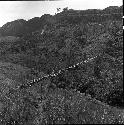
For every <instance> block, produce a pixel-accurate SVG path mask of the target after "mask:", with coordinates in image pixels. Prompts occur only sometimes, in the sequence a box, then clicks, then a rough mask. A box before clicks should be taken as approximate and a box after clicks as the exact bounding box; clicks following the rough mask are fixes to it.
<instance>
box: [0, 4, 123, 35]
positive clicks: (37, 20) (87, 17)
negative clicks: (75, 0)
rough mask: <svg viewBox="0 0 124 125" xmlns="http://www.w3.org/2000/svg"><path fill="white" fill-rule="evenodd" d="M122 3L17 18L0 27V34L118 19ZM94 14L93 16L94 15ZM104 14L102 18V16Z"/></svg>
mask: <svg viewBox="0 0 124 125" xmlns="http://www.w3.org/2000/svg"><path fill="white" fill-rule="evenodd" d="M122 13H123V5H122V6H120V7H118V6H110V7H107V8H105V9H103V10H98V9H88V10H73V9H63V11H62V12H60V13H57V14H55V15H54V16H52V15H50V14H45V15H42V16H41V17H34V18H32V19H30V20H28V21H26V20H23V19H18V20H15V21H11V22H8V23H6V24H4V25H3V26H2V27H0V35H2V36H23V35H25V34H29V33H32V32H35V31H38V30H41V31H42V29H43V27H44V26H45V25H47V26H48V27H50V26H55V25H57V24H58V23H60V22H61V23H62V24H65V23H66V24H68V23H69V24H78V23H81V22H91V23H92V22H100V21H102V22H103V21H105V20H108V19H109V20H111V19H113V18H114V19H115V20H120V19H121V18H122V16H123V14H122ZM94 16H95V17H94ZM103 16H104V18H103Z"/></svg>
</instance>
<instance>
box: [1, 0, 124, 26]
mask: <svg viewBox="0 0 124 125" xmlns="http://www.w3.org/2000/svg"><path fill="white" fill-rule="evenodd" d="M121 5H122V0H59V1H0V27H1V26H2V25H3V24H5V23H7V22H10V21H13V20H16V19H26V20H28V19H31V18H33V17H40V16H42V15H43V14H52V15H54V14H55V13H56V12H57V9H56V8H64V7H68V8H69V9H71V8H72V9H76V10H85V9H103V8H106V7H108V6H121Z"/></svg>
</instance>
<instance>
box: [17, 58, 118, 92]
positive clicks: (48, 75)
mask: <svg viewBox="0 0 124 125" xmlns="http://www.w3.org/2000/svg"><path fill="white" fill-rule="evenodd" d="M97 57H98V56H95V57H92V58H89V59H87V60H84V61H81V62H79V63H76V64H74V65H72V66H69V67H66V68H63V69H61V70H58V71H57V72H56V73H55V71H54V70H53V71H52V73H51V74H46V75H44V76H42V77H38V78H36V79H32V80H30V81H28V83H27V85H21V86H19V87H18V88H16V90H17V89H23V88H28V87H31V86H33V85H34V84H36V83H38V82H40V81H42V80H44V79H45V78H46V79H47V78H50V77H56V76H58V75H59V74H61V73H63V72H67V71H68V70H69V69H73V68H75V67H76V66H79V65H84V64H87V63H89V62H91V61H93V60H94V59H96V58H97ZM112 60H113V61H119V60H117V59H112ZM119 62H120V61H119Z"/></svg>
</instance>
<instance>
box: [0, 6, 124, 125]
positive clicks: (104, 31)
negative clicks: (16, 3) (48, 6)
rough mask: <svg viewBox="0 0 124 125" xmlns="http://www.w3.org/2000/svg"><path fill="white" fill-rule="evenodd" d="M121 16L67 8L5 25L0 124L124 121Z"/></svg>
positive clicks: (118, 11) (0, 44)
mask: <svg viewBox="0 0 124 125" xmlns="http://www.w3.org/2000/svg"><path fill="white" fill-rule="evenodd" d="M122 16H123V6H121V7H117V6H114V7H108V8H105V9H103V10H97V9H93V10H92V9H89V10H73V9H69V10H68V9H65V10H63V11H62V12H60V13H57V14H55V15H54V16H51V15H49V14H45V15H43V16H41V17H34V18H32V19H30V20H28V21H25V20H23V19H20V20H15V21H12V22H8V23H6V24H5V25H3V26H2V27H1V28H0V34H1V36H0V84H1V90H0V92H1V93H2V94H1V96H0V112H1V115H0V120H1V121H0V124H2V125H4V124H7V122H8V124H14V122H15V124H19V125H22V124H26V125H28V124H29V125H40V124H50V123H52V124H60V123H61V124H72V123H73V124H76V123H81V124H84V123H86V124H88V123H91V124H93V123H94V124H97V123H100V124H103V123H104V124H105V123H106V124H107V123H110V124H119V123H124V119H123V115H124V114H123V113H124V99H123V30H122V28H123V20H122ZM90 59H92V60H90ZM86 60H90V61H86ZM82 61H84V62H85V61H86V63H80V62H82ZM78 63H80V65H77V64H78ZM71 66H72V67H73V68H69V67H71ZM65 69H66V70H65ZM53 71H54V73H56V74H57V73H58V72H59V71H61V73H60V74H58V75H56V76H55V77H54V76H53V77H51V76H50V75H49V74H51V73H52V72H53ZM45 75H48V76H49V77H48V78H45V79H43V80H42V79H40V80H39V82H35V81H36V79H39V78H42V76H45ZM32 81H33V82H34V83H33V84H32V85H30V82H32ZM89 96H90V97H89ZM85 106H86V109H85V108H84V107H85Z"/></svg>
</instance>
